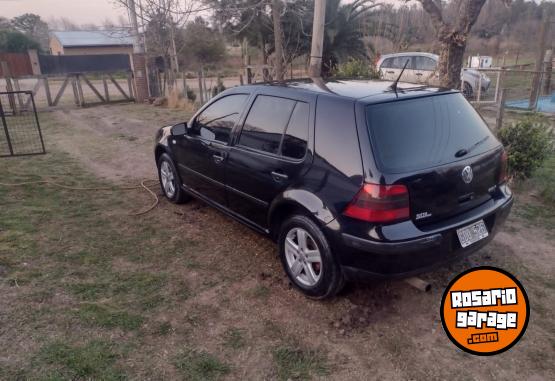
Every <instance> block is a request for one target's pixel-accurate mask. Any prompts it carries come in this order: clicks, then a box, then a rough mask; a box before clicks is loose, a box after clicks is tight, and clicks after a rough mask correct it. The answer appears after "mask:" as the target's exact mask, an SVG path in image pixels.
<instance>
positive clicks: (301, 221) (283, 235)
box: [278, 215, 345, 299]
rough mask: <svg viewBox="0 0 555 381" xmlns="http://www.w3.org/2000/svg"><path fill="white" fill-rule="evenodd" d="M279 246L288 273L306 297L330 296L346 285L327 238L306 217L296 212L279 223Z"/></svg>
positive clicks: (321, 297)
mask: <svg viewBox="0 0 555 381" xmlns="http://www.w3.org/2000/svg"><path fill="white" fill-rule="evenodd" d="M278 245H279V255H280V259H281V263H282V265H283V268H284V270H285V272H286V274H287V276H288V277H289V279H290V280H291V282H292V283H293V285H294V286H295V287H296V288H297V289H299V290H300V291H302V292H303V293H304V294H305V295H307V296H308V297H310V298H313V299H326V298H330V297H333V296H335V295H336V294H337V293H338V292H339V291H341V289H342V288H343V286H344V285H345V278H344V276H343V273H342V271H341V267H340V266H339V264H338V263H337V260H336V259H335V257H334V256H333V253H332V250H331V247H330V245H329V243H328V240H327V239H326V237H325V236H324V233H323V232H322V230H321V229H320V228H319V226H318V225H317V224H316V223H315V222H314V221H313V220H312V219H310V218H309V217H307V216H304V215H295V216H292V217H290V218H289V219H287V220H286V221H285V222H284V223H283V224H282V225H281V229H280V234H279V238H278ZM318 256H319V257H318ZM317 257H318V258H317Z"/></svg>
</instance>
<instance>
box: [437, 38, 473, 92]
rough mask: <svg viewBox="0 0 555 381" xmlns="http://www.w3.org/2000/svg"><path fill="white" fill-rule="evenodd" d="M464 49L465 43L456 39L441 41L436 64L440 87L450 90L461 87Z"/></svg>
mask: <svg viewBox="0 0 555 381" xmlns="http://www.w3.org/2000/svg"><path fill="white" fill-rule="evenodd" d="M465 49H466V41H465V42H464V43H463V42H461V41H460V39H458V38H456V37H455V38H453V37H450V38H448V39H444V40H442V42H441V53H440V55H439V64H438V72H439V82H440V84H441V86H443V87H446V88H450V89H458V88H460V87H461V86H460V85H461V82H460V81H461V70H462V65H463V58H464V51H465Z"/></svg>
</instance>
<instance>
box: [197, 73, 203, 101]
mask: <svg viewBox="0 0 555 381" xmlns="http://www.w3.org/2000/svg"><path fill="white" fill-rule="evenodd" d="M198 90H199V96H200V104H204V90H203V88H202V69H199V71H198Z"/></svg>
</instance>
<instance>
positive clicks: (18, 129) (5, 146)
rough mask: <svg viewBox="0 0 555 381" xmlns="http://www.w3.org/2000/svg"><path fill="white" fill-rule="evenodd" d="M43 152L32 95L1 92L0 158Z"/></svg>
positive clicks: (24, 92) (20, 92) (42, 142)
mask: <svg viewBox="0 0 555 381" xmlns="http://www.w3.org/2000/svg"><path fill="white" fill-rule="evenodd" d="M44 153H46V150H45V148H44V141H43V138H42V132H41V129H40V124H39V119H38V115H37V111H36V107H35V101H34V98H33V94H32V93H31V92H30V91H13V92H0V157H6V156H22V155H36V154H44Z"/></svg>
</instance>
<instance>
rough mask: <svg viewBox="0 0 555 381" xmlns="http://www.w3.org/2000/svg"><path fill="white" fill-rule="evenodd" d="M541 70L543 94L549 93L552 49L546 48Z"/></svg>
mask: <svg viewBox="0 0 555 381" xmlns="http://www.w3.org/2000/svg"><path fill="white" fill-rule="evenodd" d="M543 70H544V71H545V77H544V80H543V95H550V94H551V73H552V71H553V50H552V49H547V50H546V51H545V57H544V59H543Z"/></svg>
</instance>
